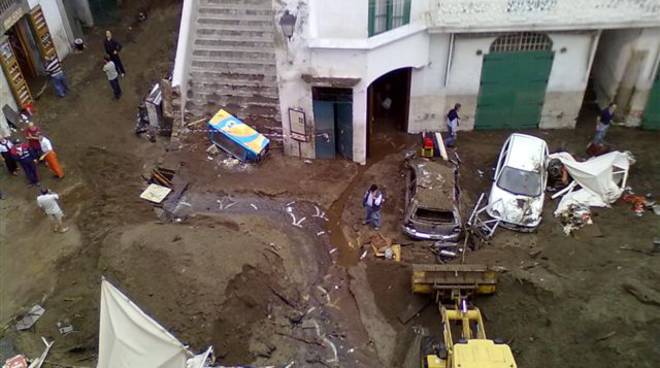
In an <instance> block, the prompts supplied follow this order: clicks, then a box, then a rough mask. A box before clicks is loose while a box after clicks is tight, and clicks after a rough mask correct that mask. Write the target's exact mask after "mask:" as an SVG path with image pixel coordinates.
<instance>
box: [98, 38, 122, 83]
mask: <svg viewBox="0 0 660 368" xmlns="http://www.w3.org/2000/svg"><path fill="white" fill-rule="evenodd" d="M103 47H104V48H105V53H106V54H108V55H109V56H110V60H112V62H113V63H114V64H115V67H116V68H117V73H119V74H120V75H121V77H122V78H124V76H125V75H126V70H125V69H124V64H123V63H122V62H121V58H120V57H119V52H120V51H121V48H122V47H121V44H120V43H119V42H117V41H115V39H113V38H112V32H110V31H105V41H103Z"/></svg>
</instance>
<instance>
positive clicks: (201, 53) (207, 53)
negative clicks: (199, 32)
mask: <svg viewBox="0 0 660 368" xmlns="http://www.w3.org/2000/svg"><path fill="white" fill-rule="evenodd" d="M192 55H193V58H195V57H210V58H213V59H222V60H227V61H231V62H234V61H235V60H249V62H252V63H254V62H260V63H265V64H274V63H275V53H274V52H272V51H255V50H251V51H225V50H217V51H216V50H208V49H195V50H193V53H192Z"/></svg>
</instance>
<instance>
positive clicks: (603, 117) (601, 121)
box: [592, 102, 616, 146]
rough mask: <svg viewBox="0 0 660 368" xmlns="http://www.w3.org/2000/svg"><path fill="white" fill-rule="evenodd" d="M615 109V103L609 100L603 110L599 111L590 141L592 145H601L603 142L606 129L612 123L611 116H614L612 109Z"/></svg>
mask: <svg viewBox="0 0 660 368" xmlns="http://www.w3.org/2000/svg"><path fill="white" fill-rule="evenodd" d="M615 110H616V104H615V103H614V102H610V103H609V104H608V105H607V108H605V109H604V110H603V111H601V113H600V115H599V116H598V120H597V122H596V135H595V136H594V139H593V141H592V143H593V144H594V145H598V146H602V145H603V144H604V143H605V134H607V129H609V128H610V124H611V123H612V118H614V111H615Z"/></svg>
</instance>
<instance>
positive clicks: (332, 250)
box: [328, 248, 337, 254]
mask: <svg viewBox="0 0 660 368" xmlns="http://www.w3.org/2000/svg"><path fill="white" fill-rule="evenodd" d="M336 251H337V248H332V249H330V252H328V253H330V254H333V253H335V252H336Z"/></svg>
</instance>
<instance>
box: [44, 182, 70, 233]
mask: <svg viewBox="0 0 660 368" xmlns="http://www.w3.org/2000/svg"><path fill="white" fill-rule="evenodd" d="M59 199H60V196H59V195H57V193H53V192H51V191H50V190H48V189H46V188H42V189H41V194H40V195H39V196H37V205H38V206H39V208H41V209H42V210H44V212H45V213H46V215H47V216H48V218H49V219H50V221H51V223H52V224H53V231H54V232H56V233H65V232H67V231H68V230H69V228H67V227H64V223H63V222H62V218H63V217H64V213H63V212H62V209H61V208H60V204H59V203H58V202H57V201H58V200H59Z"/></svg>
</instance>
